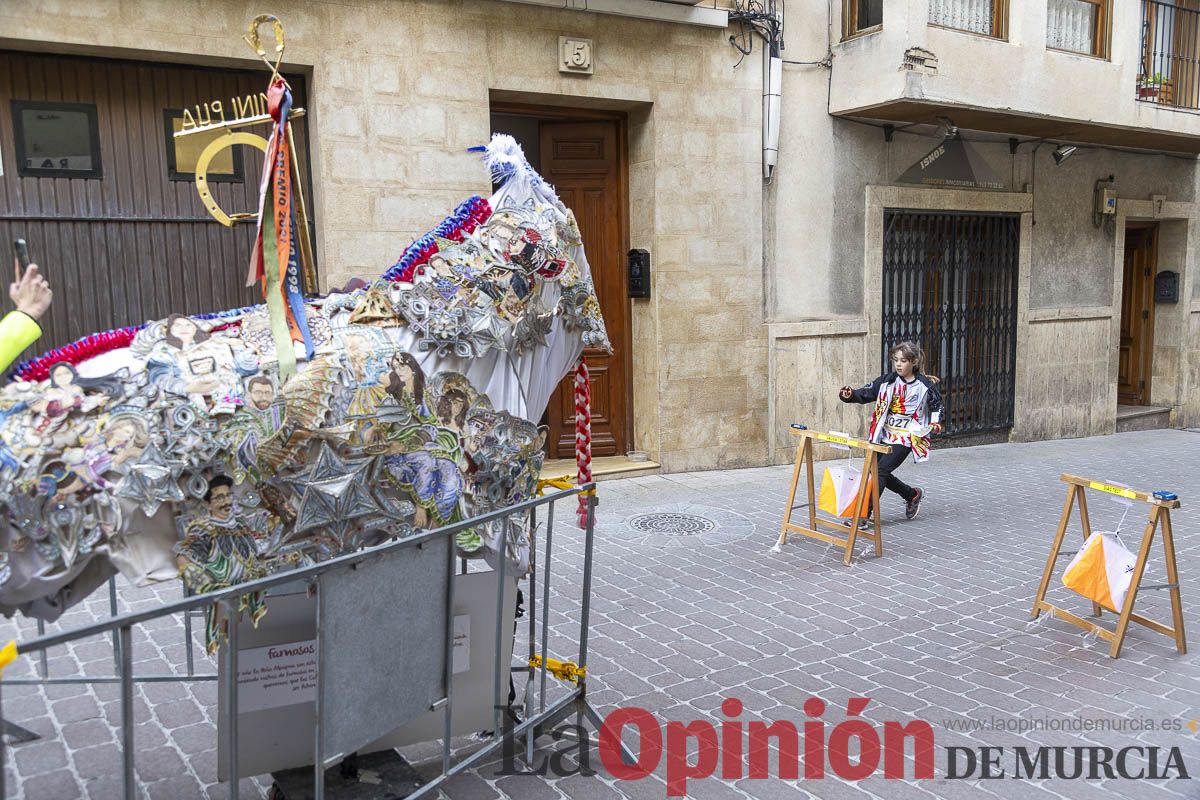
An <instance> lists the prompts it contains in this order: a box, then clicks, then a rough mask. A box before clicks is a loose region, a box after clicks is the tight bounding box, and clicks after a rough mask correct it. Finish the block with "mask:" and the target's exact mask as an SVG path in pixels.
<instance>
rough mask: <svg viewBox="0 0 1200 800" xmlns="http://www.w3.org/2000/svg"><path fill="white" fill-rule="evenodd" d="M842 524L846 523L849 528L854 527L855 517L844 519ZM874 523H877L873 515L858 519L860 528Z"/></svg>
mask: <svg viewBox="0 0 1200 800" xmlns="http://www.w3.org/2000/svg"><path fill="white" fill-rule="evenodd" d="M842 524H843V525H845V526H846V527H847V528H853V527H854V518H853V517H850V518H848V519H843V520H842ZM874 524H875V519H874V517H872V516H866V517H863V518H862V519H860V520H859V521H858V527H860V528H868V527H870V526H872V525H874Z"/></svg>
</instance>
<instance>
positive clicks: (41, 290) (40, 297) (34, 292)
mask: <svg viewBox="0 0 1200 800" xmlns="http://www.w3.org/2000/svg"><path fill="white" fill-rule="evenodd" d="M13 277H14V278H15V279H16V280H14V281H13V282H12V284H11V285H10V286H9V287H8V296H9V298H10V299H11V300H12V301H13V304H14V305H16V307H17V310H18V311H20V312H22V313H25V314H28V315H29V316H30V317H32V318H33V319H35V320H37V319H41V317H42V315H43V314H45V313H46V309H48V308H50V301H51V300H53V299H54V292H52V291H51V290H50V284H49V283H47V282H46V279H45V278H43V277H42V276H41V274H40V273H39V272H38V265H37V264H30V265H29V266H28V267H26V268H25V274H24V275H22V274H21V264H20V262H18V261H17V260H16V259H15V258H14V259H13Z"/></svg>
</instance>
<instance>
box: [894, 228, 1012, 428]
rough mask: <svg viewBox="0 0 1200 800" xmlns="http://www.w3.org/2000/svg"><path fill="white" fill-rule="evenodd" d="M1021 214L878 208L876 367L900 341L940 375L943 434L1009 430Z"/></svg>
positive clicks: (933, 371) (935, 373) (932, 373)
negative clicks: (913, 345) (911, 344)
mask: <svg viewBox="0 0 1200 800" xmlns="http://www.w3.org/2000/svg"><path fill="white" fill-rule="evenodd" d="M1020 231H1021V227H1020V217H1019V216H1017V215H1012V214H972V213H957V212H930V211H909V210H891V211H888V212H886V213H885V214H884V236H883V298H882V300H883V326H882V334H883V336H882V338H883V342H882V345H883V347H882V353H881V357H882V367H883V369H884V371H887V370H890V369H891V366H890V365H889V364H888V356H887V354H888V351H889V350H890V349H891V348H892V347H893V346H894V345H896V344H898V343H899V342H902V341H905V340H906V339H908V340H912V341H915V342H917V343H918V344H920V345H921V347H922V348H923V349H924V350H925V360H926V367H925V371H926V373H927V374H930V375H936V376H937V377H939V378H940V379H941V386H940V389H941V392H942V397H943V398H944V400H945V405H946V414H945V415H944V416H943V419H942V421H943V423H944V424H945V426H946V434H947V435H948V436H956V435H967V434H977V433H988V432H991V431H998V430H1004V429H1006V428H1011V427H1012V424H1013V410H1014V398H1015V394H1016V353H1017V276H1018V254H1019V252H1020V239H1021V232H1020Z"/></svg>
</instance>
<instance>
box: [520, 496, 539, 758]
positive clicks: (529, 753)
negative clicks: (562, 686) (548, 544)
mask: <svg viewBox="0 0 1200 800" xmlns="http://www.w3.org/2000/svg"><path fill="white" fill-rule="evenodd" d="M527 613H528V614H529V660H528V661H527V662H526V663H528V664H530V669H529V672H528V673H527V675H528V677H527V678H526V679H525V700H524V702H523V703H522V705H523V706H524V708H525V718H526V719H529V713H530V711H531V710H532V709H531V708H530V703H531V701H532V698H533V696H534V691H533V667H532V662H533V657H534V655H535V654H536V652H537V651H536V650H535V649H534V645H535V644H537V509H536V508H531V509H529V611H528V612H527ZM525 761H526V763H529V764H532V763H533V728H530V729H529V731H528V732H527V733H526V735H525Z"/></svg>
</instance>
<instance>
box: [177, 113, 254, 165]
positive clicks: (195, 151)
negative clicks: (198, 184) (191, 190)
mask: <svg viewBox="0 0 1200 800" xmlns="http://www.w3.org/2000/svg"><path fill="white" fill-rule="evenodd" d="M163 120H164V121H165V124H166V135H167V177H168V178H170V179H171V180H173V181H190V180H195V178H196V162H197V161H198V160H199V159H200V154H201V153H202V152H204V148H205V147H208V144H209V142H211V141H213V140H214V139H217V138H219V137H221V136H223V135H224V133H225V132H224V131H211V132H209V133H194V134H192V135H191V136H185V137H183V138H182V139H176V138H175V131H179V130H183V111H182V110H181V109H178V108H166V109H163ZM242 175H243V173H242V149H241V148H240V147H226V148H225V149H223V150H221V151H220V152H218V153H217V154H216V155H215V156H214V157H213V160H212V161H210V162H209V164H208V181H209V183H214V182H221V181H224V182H226V183H241V181H242Z"/></svg>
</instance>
